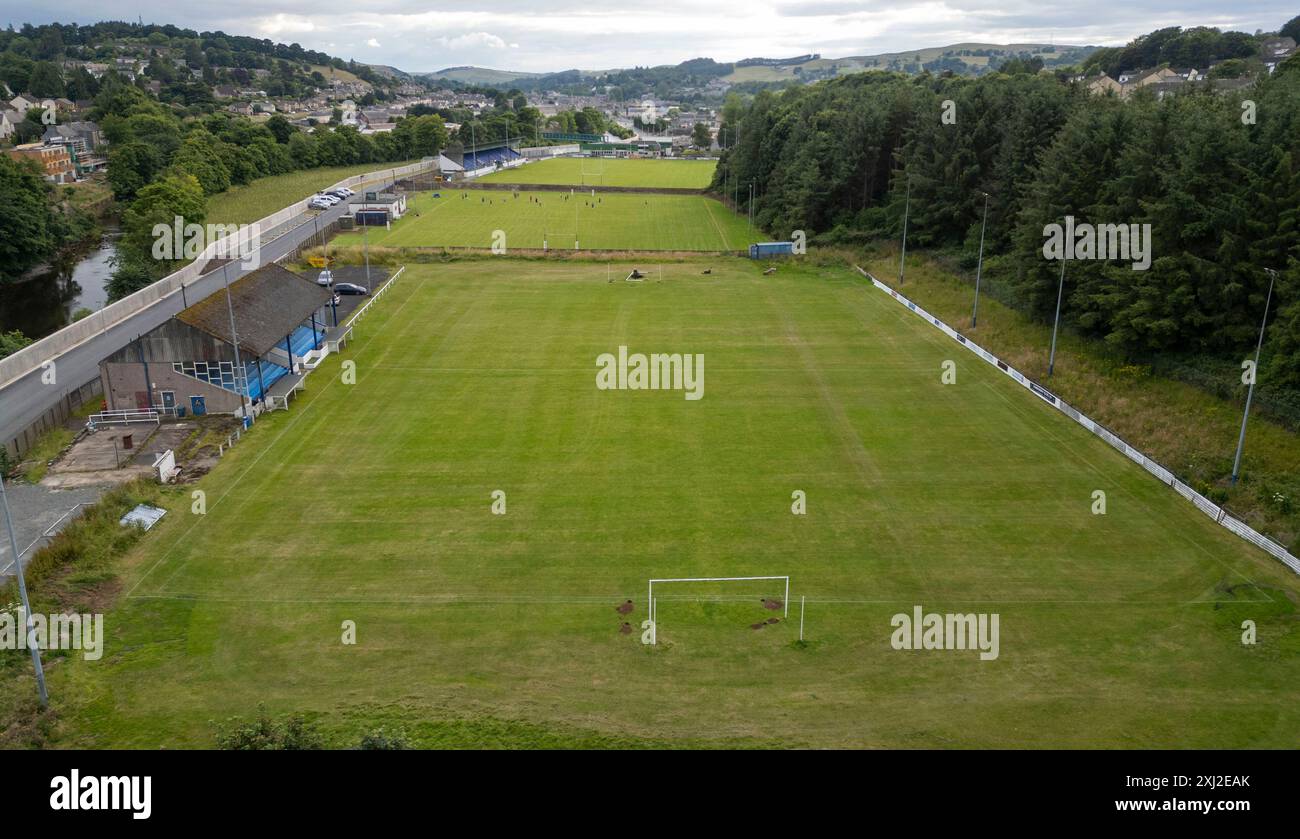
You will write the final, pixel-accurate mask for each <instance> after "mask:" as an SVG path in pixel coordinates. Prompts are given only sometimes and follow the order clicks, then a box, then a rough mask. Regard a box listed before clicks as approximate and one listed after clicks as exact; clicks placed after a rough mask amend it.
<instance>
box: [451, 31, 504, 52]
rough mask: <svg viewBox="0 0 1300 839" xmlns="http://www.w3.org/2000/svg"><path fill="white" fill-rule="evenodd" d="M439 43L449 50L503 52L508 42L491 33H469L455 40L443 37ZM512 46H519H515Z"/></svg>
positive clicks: (458, 36)
mask: <svg viewBox="0 0 1300 839" xmlns="http://www.w3.org/2000/svg"><path fill="white" fill-rule="evenodd" d="M437 41H438V43H439V44H441V45H443V46H444V47H446V48H447V49H449V50H469V49H483V48H485V47H486V48H487V49H492V50H503V49H505V48H506V41H505V39H504V38H502V37H501V36H499V35H493V34H492V33H491V32H467V33H466V34H464V35H457V36H456V37H454V38H448V37H447V36H445V35H444V36H442V37H441V38H438V39H437ZM512 46H516V47H517V46H519V45H518V44H513V45H512Z"/></svg>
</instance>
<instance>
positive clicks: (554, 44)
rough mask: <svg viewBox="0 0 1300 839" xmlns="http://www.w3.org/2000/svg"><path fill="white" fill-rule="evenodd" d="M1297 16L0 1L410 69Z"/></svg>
mask: <svg viewBox="0 0 1300 839" xmlns="http://www.w3.org/2000/svg"><path fill="white" fill-rule="evenodd" d="M1297 13H1300V3H1296V2H1295V0H1287V2H1252V0H1215V2H1204V0H1177V2H1175V0H1130V1H1129V2H1097V0H1090V2H1083V1H1082V0H1058V2H1053V3H1046V2H1043V0H888V2H870V1H869V0H803V1H802V2H801V0H713V2H689V0H658V2H644V0H643V2H637V3H627V2H617V3H610V4H608V5H604V4H601V3H599V2H592V0H527V2H505V1H504V0H433V2H421V0H225V2H218V3H202V4H196V3H178V2H175V0H168V1H167V2H164V0H140V2H130V1H129V0H127V1H126V2H122V0H41V2H31V0H21V2H19V0H0V24H7V23H13V24H14V25H20V24H22V23H49V22H51V21H54V20H58V21H59V22H62V23H71V22H74V21H75V22H77V23H91V22H94V21H97V20H131V21H134V20H137V19H143V20H144V22H145V23H171V24H175V25H177V26H183V27H186V28H189V29H195V30H199V31H210V30H217V29H220V30H223V31H225V32H228V33H230V34H234V35H249V36H253V37H261V38H269V39H272V40H275V41H281V42H284V43H294V42H297V43H299V44H302V45H303V46H304V47H307V48H310V49H317V50H321V51H323V52H327V53H330V54H331V55H337V56H339V57H341V58H345V59H347V58H352V59H356V60H357V61H364V62H368V63H372V64H390V65H393V66H395V67H399V68H401V69H403V70H408V71H428V70H439V69H442V68H443V67H449V66H456V65H464V64H473V65H477V66H481V67H494V68H500V69H510V70H528V71H534V72H545V71H553V70H565V69H570V68H574V67H577V68H580V69H584V70H597V69H600V70H603V69H609V68H615V67H630V66H636V65H643V66H644V65H654V64H675V63H677V62H679V61H684V60H686V59H688V58H698V57H708V58H713V59H717V60H719V61H735V60H738V59H741V58H749V57H758V56H762V57H770V58H779V57H784V56H791V55H800V54H803V53H808V52H819V53H821V54H822V55H823V56H825V57H827V58H833V57H838V56H846V55H862V54H870V53H879V52H898V51H902V50H909V49H917V48H920V47H933V46H945V45H947V44H953V43H958V42H961V41H987V42H995V43H1016V42H1027V41H1034V42H1052V43H1058V44H1098V45H1118V44H1123V43H1126V42H1127V41H1129V40H1131V39H1132V38H1134V37H1135V36H1137V35H1141V34H1143V33H1145V32H1149V31H1151V30H1153V29H1158V28H1160V27H1164V26H1198V25H1201V26H1217V27H1220V28H1222V29H1239V30H1242V31H1245V32H1254V31H1256V30H1257V29H1263V30H1266V31H1274V30H1276V29H1277V28H1278V27H1280V26H1281V25H1282V24H1283V23H1284V22H1286V21H1287V20H1289V19H1290V18H1291V17H1294V16H1295V15H1296V14H1297Z"/></svg>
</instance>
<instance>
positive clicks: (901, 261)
mask: <svg viewBox="0 0 1300 839" xmlns="http://www.w3.org/2000/svg"><path fill="white" fill-rule="evenodd" d="M911 210H912V176H911V175H908V176H907V197H906V198H904V199H903V255H902V256H900V257H899V258H898V284H899V285H902V284H903V266H904V265H906V264H907V217H908V215H909V214H910V213H911Z"/></svg>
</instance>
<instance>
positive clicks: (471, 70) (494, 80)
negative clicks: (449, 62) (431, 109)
mask: <svg viewBox="0 0 1300 839" xmlns="http://www.w3.org/2000/svg"><path fill="white" fill-rule="evenodd" d="M416 75H417V76H419V77H420V78H425V79H435V80H438V81H450V82H460V83H461V84H468V85H497V84H509V83H510V82H513V81H515V80H517V79H528V78H533V77H536V76H539V75H542V74H541V73H523V72H516V71H514V70H494V69H492V68H490V67H446V68H444V69H442V70H438V71H437V72H434V73H419V74H416Z"/></svg>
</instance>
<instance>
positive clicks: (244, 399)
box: [221, 262, 253, 420]
mask: <svg viewBox="0 0 1300 839" xmlns="http://www.w3.org/2000/svg"><path fill="white" fill-rule="evenodd" d="M229 267H230V263H229V262H227V263H226V264H225V265H222V266H221V282H222V283H223V284H224V285H225V287H226V311H228V312H229V313H230V343H231V345H232V346H233V347H234V348H235V370H236V378H235V392H236V393H238V394H239V407H241V408H243V409H244V417H245V418H246V419H249V420H251V419H252V416H253V404H252V400H251V399H249V398H248V374H247V372H246V371H245V370H244V364H243V361H241V360H240V356H239V333H238V332H236V331H235V304H234V303H233V302H231V300H230V277H229V274H228V272H227V271H226V269H227V268H229ZM240 378H242V379H243V380H244V388H243V390H240V388H239V380H240Z"/></svg>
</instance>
